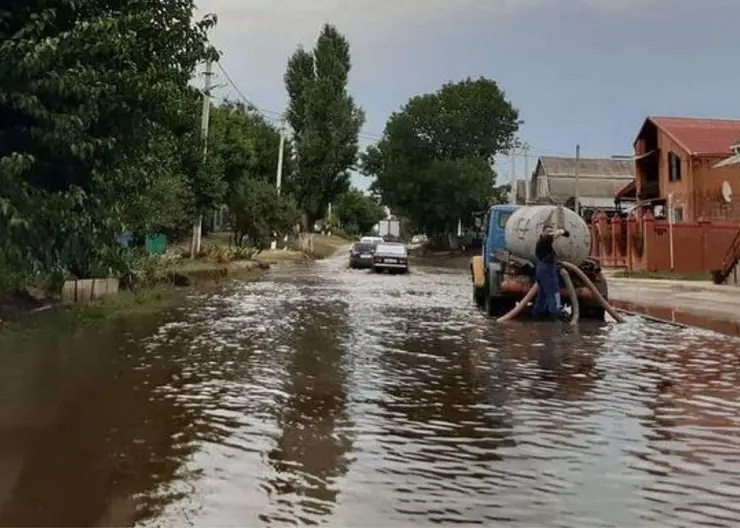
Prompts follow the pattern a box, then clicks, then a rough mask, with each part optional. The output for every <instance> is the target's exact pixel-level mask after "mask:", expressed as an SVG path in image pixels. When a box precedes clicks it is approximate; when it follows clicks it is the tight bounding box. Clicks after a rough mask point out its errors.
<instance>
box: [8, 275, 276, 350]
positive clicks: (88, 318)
mask: <svg viewBox="0 0 740 528" xmlns="http://www.w3.org/2000/svg"><path fill="white" fill-rule="evenodd" d="M221 267H223V266H221ZM213 268H214V267H213V266H211V268H209V267H208V266H206V264H202V266H201V268H200V269H203V270H205V271H209V270H210V269H213ZM264 274H265V270H263V269H259V268H247V267H232V268H230V269H229V270H228V273H227V275H226V277H227V278H228V279H235V280H240V281H244V282H256V281H259V280H260V279H262V277H263V276H264ZM193 282H194V284H195V285H196V286H197V287H198V290H197V291H203V290H204V289H206V288H207V287H208V285H215V284H216V283H217V281H214V280H209V279H208V278H205V279H204V278H198V279H197V280H195V281H193ZM193 291H195V288H194V287H176V286H174V285H171V284H166V283H162V284H157V285H155V286H152V287H149V288H141V289H138V290H134V291H129V290H123V291H121V292H119V293H118V295H111V296H109V297H105V298H103V299H100V300H98V301H95V302H93V303H89V304H80V305H72V306H62V305H56V306H53V307H52V308H50V309H48V310H44V311H41V312H39V313H35V314H27V316H25V317H23V318H22V319H21V320H19V321H12V322H11V321H6V322H5V323H3V324H2V325H0V348H8V347H12V346H13V344H17V343H18V340H28V339H32V340H40V341H43V340H44V339H49V340H53V339H58V338H60V337H63V336H66V335H69V334H71V333H74V332H76V331H78V330H82V329H86V328H92V327H97V326H102V325H103V324H105V323H110V322H113V321H116V320H118V319H122V318H134V317H147V316H152V315H155V314H157V313H159V312H162V311H164V310H167V309H168V308H172V307H174V306H177V305H178V304H180V303H182V302H183V301H184V299H185V296H186V295H187V294H188V293H190V292H193ZM205 291H207V289H206V290H205Z"/></svg>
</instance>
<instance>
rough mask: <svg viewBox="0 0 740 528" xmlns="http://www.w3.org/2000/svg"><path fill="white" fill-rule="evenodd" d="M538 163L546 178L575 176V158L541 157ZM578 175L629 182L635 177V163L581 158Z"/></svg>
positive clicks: (622, 160) (620, 160)
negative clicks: (540, 164)
mask: <svg viewBox="0 0 740 528" xmlns="http://www.w3.org/2000/svg"><path fill="white" fill-rule="evenodd" d="M539 161H540V162H541V163H542V167H543V169H544V172H545V174H546V175H547V176H550V177H552V176H575V173H576V158H566V157H555V156H542V157H540V158H539ZM578 174H579V175H580V177H581V178H589V177H598V178H604V177H606V178H616V179H619V180H630V179H632V178H634V177H635V163H634V161H632V160H625V159H610V158H581V159H580V160H578Z"/></svg>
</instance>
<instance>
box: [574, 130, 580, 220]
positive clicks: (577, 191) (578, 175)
mask: <svg viewBox="0 0 740 528" xmlns="http://www.w3.org/2000/svg"><path fill="white" fill-rule="evenodd" d="M575 173H576V174H575V176H576V192H575V200H576V203H575V208H576V214H577V215H578V216H581V193H580V189H579V187H580V183H581V146H580V145H576V168H575Z"/></svg>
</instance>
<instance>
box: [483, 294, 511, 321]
mask: <svg viewBox="0 0 740 528" xmlns="http://www.w3.org/2000/svg"><path fill="white" fill-rule="evenodd" d="M484 306H485V311H486V314H487V315H488V316H489V317H501V316H502V315H506V314H507V313H509V311H510V310H511V309H512V308H513V307H514V304H513V303H512V302H511V301H509V300H508V299H505V298H502V297H492V296H490V295H486V297H485V300H484Z"/></svg>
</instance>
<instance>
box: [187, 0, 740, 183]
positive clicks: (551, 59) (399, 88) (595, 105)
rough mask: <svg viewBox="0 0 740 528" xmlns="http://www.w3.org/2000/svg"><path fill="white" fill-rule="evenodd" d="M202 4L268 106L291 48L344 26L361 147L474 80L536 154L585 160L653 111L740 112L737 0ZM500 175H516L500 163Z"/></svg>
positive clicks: (276, 100) (625, 144)
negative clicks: (425, 95) (510, 114)
mask: <svg viewBox="0 0 740 528" xmlns="http://www.w3.org/2000/svg"><path fill="white" fill-rule="evenodd" d="M198 4H199V7H200V11H201V13H206V12H215V13H216V14H217V15H218V17H219V23H218V27H217V28H216V30H215V31H214V32H213V41H214V42H215V44H216V45H217V47H218V48H219V49H220V50H221V51H222V52H223V58H222V61H221V64H222V65H223V67H224V69H225V70H226V71H227V73H228V74H229V75H230V76H231V77H232V79H233V80H234V82H235V83H236V84H237V85H238V87H239V89H240V90H241V91H242V92H243V93H244V95H246V96H247V97H249V98H250V99H251V100H252V101H253V102H254V103H255V104H256V105H257V106H258V107H261V108H263V109H266V110H267V111H270V112H274V113H275V114H271V115H277V114H278V113H280V112H282V111H283V110H284V108H285V103H286V94H285V89H284V85H283V73H284V71H285V65H286V61H287V59H288V57H289V55H290V54H291V53H292V52H293V51H294V50H295V48H296V46H297V45H298V44H303V45H305V46H307V47H310V46H312V44H313V42H314V40H315V38H316V36H317V34H318V32H319V30H320V28H321V26H322V24H323V23H324V22H330V23H332V24H335V25H336V26H337V27H338V29H339V30H340V31H342V32H343V33H345V34H346V35H347V37H348V39H349V41H350V45H351V48H352V61H353V72H352V76H351V81H350V90H351V92H352V93H353V95H354V96H355V97H356V99H357V100H358V102H359V103H360V104H361V105H362V106H363V107H364V109H365V110H366V112H367V117H368V120H367V124H366V126H365V130H364V132H363V144H367V143H369V142H371V141H372V140H373V138H376V137H378V136H379V135H380V134H381V133H382V131H383V127H384V125H385V121H386V119H387V117H388V115H389V114H390V112H392V111H394V110H396V109H398V108H399V107H400V106H401V105H403V104H404V103H405V102H406V101H407V100H408V98H409V97H411V96H413V95H414V94H418V93H422V92H429V91H434V90H435V89H437V88H438V87H439V86H440V85H441V84H442V83H444V82H446V81H449V80H453V81H454V80H459V79H462V78H465V77H467V76H472V77H477V76H485V77H489V78H491V79H494V80H496V81H498V82H499V84H500V85H501V86H502V88H503V89H504V90H505V91H506V94H507V96H508V97H509V98H510V100H511V101H512V102H513V103H514V105H515V106H516V107H518V108H519V109H520V111H521V117H522V119H523V120H524V125H523V127H522V129H521V135H522V137H523V139H524V140H526V141H527V142H529V143H530V144H531V145H532V146H533V155H534V156H536V155H557V154H561V155H568V154H572V153H573V152H574V150H575V145H576V144H577V143H579V144H580V145H581V152H582V155H583V156H586V157H600V156H610V155H612V154H629V153H630V152H631V148H632V141H633V139H634V136H635V135H636V133H637V130H638V128H639V126H640V125H641V122H642V120H643V119H644V118H645V117H646V116H647V115H681V116H699V117H736V118H740V63H739V62H738V57H740V0H374V1H372V0H200V2H198ZM218 81H222V82H223V81H224V79H223V76H221V77H220V78H219V79H217V82H218ZM217 94H218V95H219V96H221V97H224V96H231V97H234V96H235V94H234V92H233V91H232V90H231V89H229V88H222V89H219V91H218V92H217ZM531 165H533V162H531ZM523 168H524V165H523V162H520V163H519V165H518V170H517V172H519V173H520V174H523ZM498 170H499V173H504V175H507V176H508V168H507V167H506V164H505V163H504V164H502V165H501V166H500V167H499V168H498ZM356 183H357V184H359V185H360V186H362V187H364V186H366V182H363V181H360V180H359V179H358V180H357V181H356Z"/></svg>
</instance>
